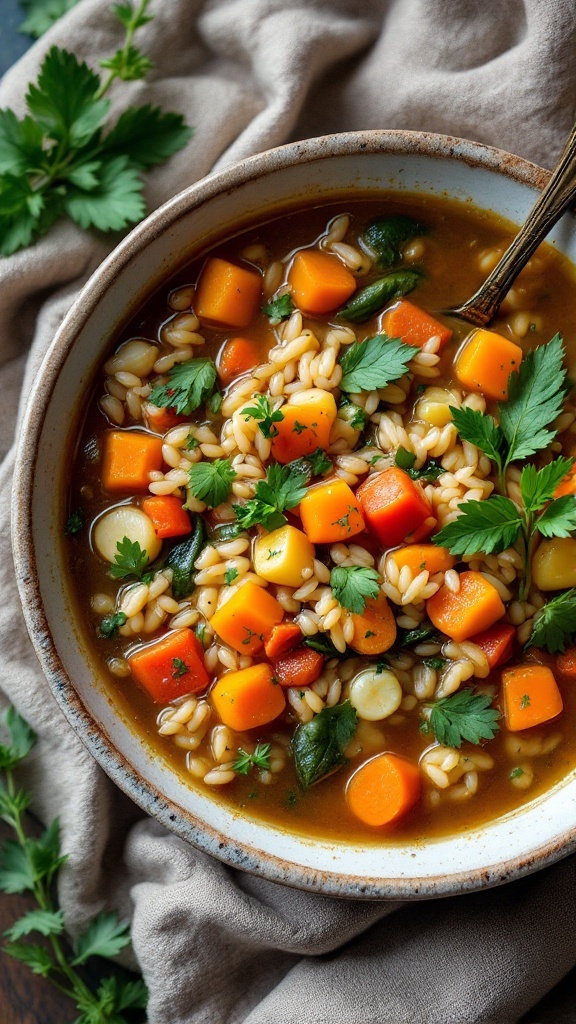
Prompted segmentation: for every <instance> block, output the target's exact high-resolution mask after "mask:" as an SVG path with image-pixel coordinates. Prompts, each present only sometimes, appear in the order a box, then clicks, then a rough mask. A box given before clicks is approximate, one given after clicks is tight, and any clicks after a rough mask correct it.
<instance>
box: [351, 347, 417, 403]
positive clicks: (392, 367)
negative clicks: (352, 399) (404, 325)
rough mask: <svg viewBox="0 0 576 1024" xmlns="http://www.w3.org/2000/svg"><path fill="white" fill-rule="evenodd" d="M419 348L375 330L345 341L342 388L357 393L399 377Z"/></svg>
mask: <svg viewBox="0 0 576 1024" xmlns="http://www.w3.org/2000/svg"><path fill="white" fill-rule="evenodd" d="M419 351H420V349H418V348H415V347H414V346H412V345H405V344H404V342H402V341H400V339H399V338H389V337H388V335H387V334H376V335H374V337H373V338H366V339H365V340H364V341H360V342H354V344H352V345H349V346H348V347H347V349H346V351H345V352H344V355H343V356H342V358H341V359H340V366H341V367H342V380H341V381H340V388H341V389H342V391H350V392H353V393H358V392H360V391H375V390H376V389H377V388H383V387H386V385H387V384H390V382H391V381H393V380H398V378H399V377H402V376H403V375H404V374H405V373H406V371H407V369H408V363H409V362H410V360H411V359H412V357H413V356H415V355H417V353H418V352H419Z"/></svg>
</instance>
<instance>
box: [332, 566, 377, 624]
mask: <svg viewBox="0 0 576 1024" xmlns="http://www.w3.org/2000/svg"><path fill="white" fill-rule="evenodd" d="M379 579H380V577H379V575H378V573H377V572H376V570H375V569H367V568H365V567H364V566H361V565H348V566H344V565H338V566H336V567H335V568H334V569H332V572H331V573H330V586H331V587H332V592H333V594H334V597H335V598H336V600H337V601H338V602H339V604H341V605H342V607H343V608H347V609H348V611H351V612H354V613H355V614H356V615H361V614H362V612H363V611H364V608H365V607H366V600H367V599H368V598H376V597H378V594H379V593H380V584H379Z"/></svg>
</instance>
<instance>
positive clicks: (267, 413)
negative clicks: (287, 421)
mask: <svg viewBox="0 0 576 1024" xmlns="http://www.w3.org/2000/svg"><path fill="white" fill-rule="evenodd" d="M242 415H243V416H244V422H245V423H247V422H248V420H256V422H257V423H258V428H259V430H260V433H261V434H263V435H264V437H267V438H272V437H277V436H278V427H276V426H275V424H276V423H281V422H282V420H283V419H284V413H283V412H281V411H280V409H275V408H274V405H273V404H272V402H271V401H270V399H269V398H268V397H267V396H266V395H255V396H254V405H252V406H248V407H247V408H246V409H242Z"/></svg>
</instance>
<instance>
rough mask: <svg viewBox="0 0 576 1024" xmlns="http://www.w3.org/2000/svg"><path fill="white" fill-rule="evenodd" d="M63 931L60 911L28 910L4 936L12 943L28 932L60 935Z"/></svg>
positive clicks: (62, 918) (62, 917) (62, 919)
mask: <svg viewBox="0 0 576 1024" xmlns="http://www.w3.org/2000/svg"><path fill="white" fill-rule="evenodd" d="M63 931H64V915H63V913H62V911H61V910H29V911H28V912H27V913H26V914H24V916H23V917H20V918H18V920H17V921H15V922H14V924H13V925H12V927H11V928H9V929H8V931H6V932H5V933H4V934H5V935H6V936H7V937H8V938H9V939H11V940H12V941H13V942H17V941H18V939H21V938H22V936H23V935H29V934H30V932H39V933H40V935H61V934H62V932H63Z"/></svg>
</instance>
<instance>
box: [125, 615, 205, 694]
mask: <svg viewBox="0 0 576 1024" xmlns="http://www.w3.org/2000/svg"><path fill="white" fill-rule="evenodd" d="M128 664H129V665H130V668H131V670H132V676H133V677H134V679H135V680H136V682H138V683H140V685H141V686H143V687H144V689H145V690H148V693H149V694H150V696H151V697H152V700H155V701H158V702H160V703H163V704H165V703H166V702H167V701H171V700H176V698H178V697H183V696H185V694H187V693H201V692H202V691H203V690H205V689H206V687H207V686H208V683H209V681H210V680H209V677H208V673H207V671H206V667H205V665H204V651H203V650H202V647H201V645H200V643H199V641H198V639H197V637H196V636H195V634H194V633H193V632H192V630H191V629H176V630H172V631H171V632H170V633H166V635H165V636H163V637H162V638H161V639H160V640H154V641H153V643H151V644H146V646H145V647H140V648H139V649H138V650H137V651H134V653H133V654H130V655H129V656H128Z"/></svg>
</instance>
